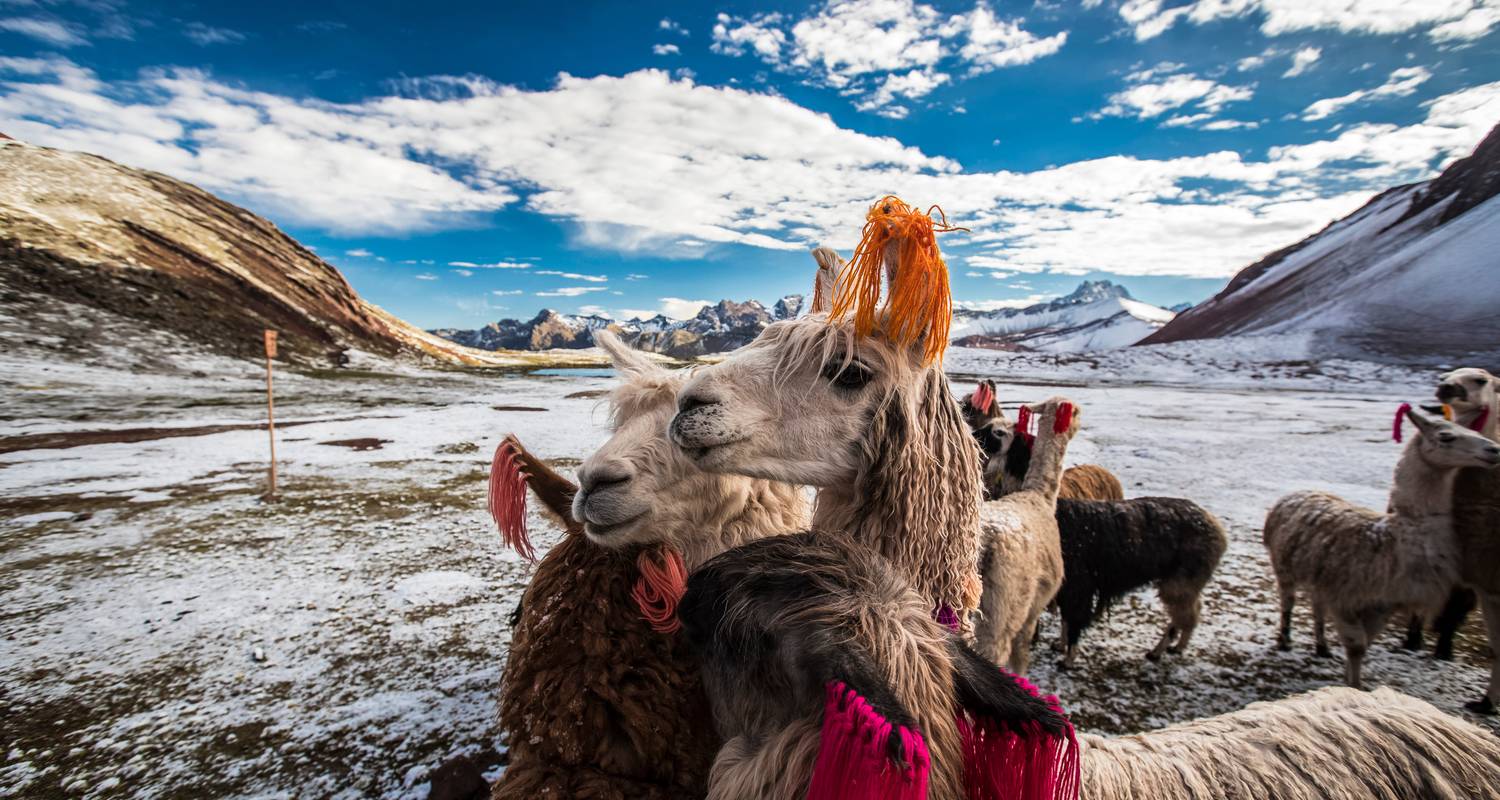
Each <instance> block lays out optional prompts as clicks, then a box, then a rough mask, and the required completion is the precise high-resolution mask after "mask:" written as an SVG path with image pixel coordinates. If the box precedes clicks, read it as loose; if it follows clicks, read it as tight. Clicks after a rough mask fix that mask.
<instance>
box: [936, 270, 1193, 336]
mask: <svg viewBox="0 0 1500 800" xmlns="http://www.w3.org/2000/svg"><path fill="white" fill-rule="evenodd" d="M955 317H956V318H955V320H954V323H955V324H954V329H953V334H952V335H953V341H954V343H955V344H960V345H964V346H970V347H985V348H991V349H1000V350H1043V351H1048V352H1079V351H1087V350H1108V349H1112V348H1116V347H1125V346H1128V345H1131V344H1134V343H1136V342H1137V341H1139V340H1140V339H1141V338H1143V337H1145V336H1147V335H1149V334H1150V333H1151V332H1153V331H1155V330H1156V329H1157V328H1159V327H1161V326H1162V325H1163V324H1165V323H1166V322H1167V321H1169V320H1171V319H1172V317H1173V313H1172V312H1171V311H1168V310H1167V309H1164V308H1158V307H1157V306H1153V305H1151V304H1150V303H1142V302H1140V301H1139V300H1134V299H1132V298H1131V297H1130V292H1129V291H1128V290H1126V288H1125V287H1124V286H1121V285H1119V284H1116V283H1113V282H1111V281H1084V282H1083V283H1081V284H1079V285H1078V288H1077V289H1074V290H1073V291H1072V292H1071V293H1070V294H1068V295H1066V296H1064V297H1059V298H1057V299H1056V300H1050V301H1048V302H1045V303H1037V304H1036V305H1031V306H1027V307H1025V308H1007V309H1001V310H998V311H988V312H960V313H959V314H956V315H955Z"/></svg>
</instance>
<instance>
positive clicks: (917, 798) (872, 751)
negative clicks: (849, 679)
mask: <svg viewBox="0 0 1500 800" xmlns="http://www.w3.org/2000/svg"><path fill="white" fill-rule="evenodd" d="M891 732H892V726H891V723H890V722H889V721H887V720H886V719H885V717H882V716H881V715H880V714H879V713H878V712H876V711H875V709H873V708H871V707H870V704H869V703H867V702H865V699H864V698H863V697H860V696H859V694H858V693H857V692H855V691H854V690H853V689H850V688H849V687H848V686H846V685H844V683H843V682H842V681H834V682H832V683H830V684H828V687H827V699H826V701H825V703H824V705H823V730H822V733H821V735H820V736H819V740H818V760H817V761H816V762H814V764H813V776H812V784H811V785H810V786H809V787H808V789H807V800H926V797H927V779H928V772H929V769H930V767H931V757H930V756H929V754H928V752H927V743H926V742H925V741H924V740H923V739H922V735H921V734H919V733H917V732H916V731H913V730H909V729H907V728H904V727H897V728H895V734H896V735H897V736H899V737H900V738H901V746H902V749H903V750H904V751H905V753H906V761H907V767H906V769H905V770H898V769H897V768H896V766H895V765H894V764H892V763H891V760H890V758H889V757H888V756H887V755H886V752H887V751H886V746H885V745H886V741H887V739H888V738H889V737H890V736H891Z"/></svg>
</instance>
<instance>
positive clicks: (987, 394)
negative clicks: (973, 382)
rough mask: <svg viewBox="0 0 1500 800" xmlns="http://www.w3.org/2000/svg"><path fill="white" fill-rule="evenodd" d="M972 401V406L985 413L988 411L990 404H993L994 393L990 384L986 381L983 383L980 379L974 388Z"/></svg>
mask: <svg viewBox="0 0 1500 800" xmlns="http://www.w3.org/2000/svg"><path fill="white" fill-rule="evenodd" d="M973 402H974V408H976V409H978V410H979V411H982V412H985V413H988V412H989V410H990V406H992V405H994V403H995V393H994V392H993V391H991V390H990V385H989V384H988V383H984V382H982V381H981V382H980V384H979V386H977V387H976V388H975V389H974V400H973Z"/></svg>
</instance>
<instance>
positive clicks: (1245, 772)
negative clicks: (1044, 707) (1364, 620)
mask: <svg viewBox="0 0 1500 800" xmlns="http://www.w3.org/2000/svg"><path fill="white" fill-rule="evenodd" d="M1078 738H1079V742H1080V744H1081V745H1082V747H1083V792H1082V797H1083V798H1084V799H1085V800H1418V798H1420V799H1421V800H1469V798H1486V799H1487V800H1495V798H1500V738H1496V737H1495V736H1494V734H1491V733H1489V732H1488V731H1485V730H1483V729H1481V728H1479V727H1477V726H1475V725H1472V724H1470V723H1468V722H1465V721H1463V720H1461V719H1458V718H1457V717H1453V716H1450V715H1448V714H1444V713H1443V712H1441V711H1439V710H1437V709H1436V708H1433V707H1432V706H1431V705H1429V704H1427V703H1424V702H1422V701H1421V700H1417V699H1416V698H1413V697H1408V696H1406V695H1403V694H1400V693H1398V692H1393V691H1391V690H1389V689H1377V690H1375V691H1373V692H1358V691H1355V690H1353V689H1347V688H1343V687H1328V688H1324V689H1319V690H1317V691H1314V692H1308V693H1306V694H1301V695H1296V696H1293V697H1288V698H1284V699H1281V700H1275V701H1271V702H1261V703H1252V704H1250V705H1249V706H1247V707H1246V708H1244V709H1242V710H1240V711H1235V712H1232V713H1229V714H1222V715H1220V716H1217V717H1211V718H1208V719H1202V720H1195V721H1192V722H1186V723H1182V724H1179V725H1173V726H1171V727H1168V728H1163V729H1160V730H1155V731H1150V732H1148V733H1141V734H1136V735H1134V736H1117V737H1102V736H1092V735H1080V736H1079V737H1078Z"/></svg>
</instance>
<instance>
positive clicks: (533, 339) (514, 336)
mask: <svg viewBox="0 0 1500 800" xmlns="http://www.w3.org/2000/svg"><path fill="white" fill-rule="evenodd" d="M802 302H803V298H802V295H800V294H792V295H787V296H786V297H783V298H781V299H780V300H778V301H776V304H775V305H774V306H772V307H771V308H770V309H767V308H766V307H765V306H764V305H762V304H761V303H760V301H758V300H746V301H744V302H742V303H737V302H734V301H733V300H720V301H719V302H718V304H716V305H711V306H704V307H703V308H702V309H700V310H699V311H698V313H697V315H695V316H694V317H693V318H692V319H685V320H671V319H668V318H667V317H665V316H663V315H661V314H657V315H656V316H654V317H651V318H650V319H632V320H626V321H618V320H614V319H611V318H609V317H601V316H595V315H590V314H563V313H561V312H558V311H554V310H552V309H550V308H546V309H542V311H541V312H540V313H538V314H537V315H536V316H535V317H533V318H531V319H530V320H525V321H522V320H515V319H502V320H500V321H499V322H491V323H490V324H488V325H486V326H484V327H483V328H479V329H477V330H462V329H457V328H438V329H435V330H433V331H431V333H433V334H435V335H437V336H441V337H443V338H445V339H449V340H451V341H454V342H457V343H458V344H462V345H464V346H466V347H474V348H479V349H481V350H553V349H575V348H584V347H593V346H594V332H595V331H598V330H605V329H608V330H611V331H614V332H615V333H617V334H619V335H620V336H621V337H622V338H624V339H625V340H626V341H627V342H629V343H630V344H632V345H634V346H636V347H638V348H640V349H642V350H649V351H651V352H654V353H661V354H663V355H668V356H672V357H674V358H694V357H696V356H701V355H706V354H709V353H723V352H727V351H729V350H734V349H736V348H739V347H743V346H745V345H747V344H749V343H750V342H752V341H754V339H755V337H757V336H759V335H760V332H761V331H763V330H765V329H766V326H767V325H770V324H771V323H772V322H775V321H777V320H783V319H795V318H796V317H797V315H799V314H801V313H802Z"/></svg>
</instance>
